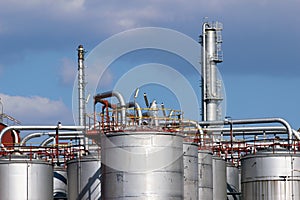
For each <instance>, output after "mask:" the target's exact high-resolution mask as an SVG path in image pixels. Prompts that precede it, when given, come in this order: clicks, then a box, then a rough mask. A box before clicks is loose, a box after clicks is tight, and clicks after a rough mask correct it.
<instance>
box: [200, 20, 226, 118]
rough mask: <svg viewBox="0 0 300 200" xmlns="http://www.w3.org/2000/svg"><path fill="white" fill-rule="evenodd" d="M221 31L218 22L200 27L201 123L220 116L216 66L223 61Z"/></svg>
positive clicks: (220, 25)
mask: <svg viewBox="0 0 300 200" xmlns="http://www.w3.org/2000/svg"><path fill="white" fill-rule="evenodd" d="M222 29H223V25H222V24H221V23H220V22H212V23H208V22H205V23H204V24H203V26H202V35H201V36H200V43H201V45H202V121H216V120H220V116H221V110H220V106H219V105H220V103H221V102H222V100H223V98H222V94H221V84H220V83H221V81H220V80H219V77H218V69H217V64H218V63H221V62H222V61H223V52H222V50H221V43H222V36H221V31H222Z"/></svg>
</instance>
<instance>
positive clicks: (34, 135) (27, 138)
mask: <svg viewBox="0 0 300 200" xmlns="http://www.w3.org/2000/svg"><path fill="white" fill-rule="evenodd" d="M43 135H46V133H31V134H28V135H27V136H25V137H24V138H23V139H22V140H21V142H20V146H24V144H26V142H27V141H28V140H30V139H32V138H36V137H41V136H43Z"/></svg>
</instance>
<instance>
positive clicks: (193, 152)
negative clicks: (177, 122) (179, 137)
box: [183, 143, 198, 200]
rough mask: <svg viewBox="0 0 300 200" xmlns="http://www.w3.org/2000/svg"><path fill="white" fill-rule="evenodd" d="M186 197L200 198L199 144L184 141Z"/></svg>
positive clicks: (187, 199)
mask: <svg viewBox="0 0 300 200" xmlns="http://www.w3.org/2000/svg"><path fill="white" fill-rule="evenodd" d="M183 168H184V199H186V200H198V145H197V144H194V143H183Z"/></svg>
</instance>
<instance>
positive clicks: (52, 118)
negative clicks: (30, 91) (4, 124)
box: [0, 94, 72, 125]
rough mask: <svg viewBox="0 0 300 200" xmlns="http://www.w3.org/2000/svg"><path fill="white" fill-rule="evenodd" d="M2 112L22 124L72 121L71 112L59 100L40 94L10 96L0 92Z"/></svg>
mask: <svg viewBox="0 0 300 200" xmlns="http://www.w3.org/2000/svg"><path fill="white" fill-rule="evenodd" d="M0 97H1V102H2V104H3V108H4V113H6V114H8V115H10V116H12V117H14V118H15V119H17V120H19V121H21V123H22V124H28V123H30V124H32V125H35V124H55V123H57V121H61V122H66V123H72V113H71V112H70V110H69V109H68V108H67V107H66V105H64V103H63V102H62V101H60V100H51V99H48V98H46V97H40V96H30V97H26V96H10V95H7V94H0Z"/></svg>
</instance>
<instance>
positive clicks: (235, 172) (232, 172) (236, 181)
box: [226, 163, 241, 200]
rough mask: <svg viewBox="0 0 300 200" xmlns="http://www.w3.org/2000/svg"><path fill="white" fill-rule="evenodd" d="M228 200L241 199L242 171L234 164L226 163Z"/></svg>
mask: <svg viewBox="0 0 300 200" xmlns="http://www.w3.org/2000/svg"><path fill="white" fill-rule="evenodd" d="M226 173H227V174H226V177H227V199H228V200H239V199H240V174H241V170H240V169H239V168H238V167H236V166H235V165H234V164H232V163H226Z"/></svg>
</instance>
